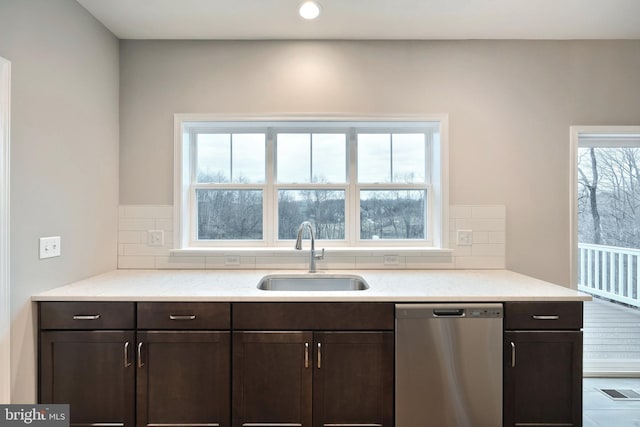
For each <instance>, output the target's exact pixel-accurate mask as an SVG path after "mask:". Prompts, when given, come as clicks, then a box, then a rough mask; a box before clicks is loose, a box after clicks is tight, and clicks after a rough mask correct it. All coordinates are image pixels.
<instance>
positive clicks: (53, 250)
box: [40, 236, 62, 259]
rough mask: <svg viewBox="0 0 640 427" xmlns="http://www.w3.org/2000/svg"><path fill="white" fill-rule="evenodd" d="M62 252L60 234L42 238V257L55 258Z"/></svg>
mask: <svg viewBox="0 0 640 427" xmlns="http://www.w3.org/2000/svg"><path fill="white" fill-rule="evenodd" d="M61 254H62V252H61V248H60V236H53V237H41V238H40V259H44V258H53V257H56V256H60V255H61Z"/></svg>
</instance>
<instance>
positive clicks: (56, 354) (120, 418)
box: [39, 302, 231, 427]
mask: <svg viewBox="0 0 640 427" xmlns="http://www.w3.org/2000/svg"><path fill="white" fill-rule="evenodd" d="M229 312H230V308H229V304H215V303H138V304H137V305H136V304H135V303H85V302H83V303H75V302H74V303H67V302H63V303H58V302H52V303H41V304H40V327H41V330H42V332H41V334H40V340H41V346H40V396H39V400H40V402H41V403H68V404H70V405H71V407H70V412H71V424H72V425H81V426H82V425H96V424H108V425H110V426H114V427H115V426H123V427H133V426H134V425H137V426H140V427H144V426H152V425H211V426H213V425H219V426H220V427H224V426H229V425H230V409H229V407H230V397H229V390H230V368H231V365H230V332H229V331H228V329H229V322H230V318H229ZM135 319H137V324H138V325H137V326H138V327H139V328H140V327H142V328H149V329H159V330H142V329H140V330H137V331H136V330H134V328H135V327H136V323H135ZM112 327H127V328H130V329H131V330H121V331H113V330H104V329H110V328H112ZM53 329H60V330H53ZM73 329H79V330H73ZM161 329H173V330H161ZM214 329H221V331H214ZM224 329H226V331H222V330H224ZM136 420H137V421H136Z"/></svg>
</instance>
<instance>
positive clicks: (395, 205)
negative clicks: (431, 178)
mask: <svg viewBox="0 0 640 427" xmlns="http://www.w3.org/2000/svg"><path fill="white" fill-rule="evenodd" d="M425 196H426V194H425V191H423V190H383V191H379V190H363V191H361V192H360V238H361V239H371V240H378V239H424V238H425V237H426V236H425V230H426V226H427V223H426V215H425V212H426V205H425Z"/></svg>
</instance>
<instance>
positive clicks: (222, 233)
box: [196, 189, 262, 240]
mask: <svg viewBox="0 0 640 427" xmlns="http://www.w3.org/2000/svg"><path fill="white" fill-rule="evenodd" d="M196 197H197V201H198V230H197V231H198V240H261V239H262V190H209V189H201V190H196Z"/></svg>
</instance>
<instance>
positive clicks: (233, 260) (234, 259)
mask: <svg viewBox="0 0 640 427" xmlns="http://www.w3.org/2000/svg"><path fill="white" fill-rule="evenodd" d="M224 265H240V257H239V256H238V255H227V256H226V257H224Z"/></svg>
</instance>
